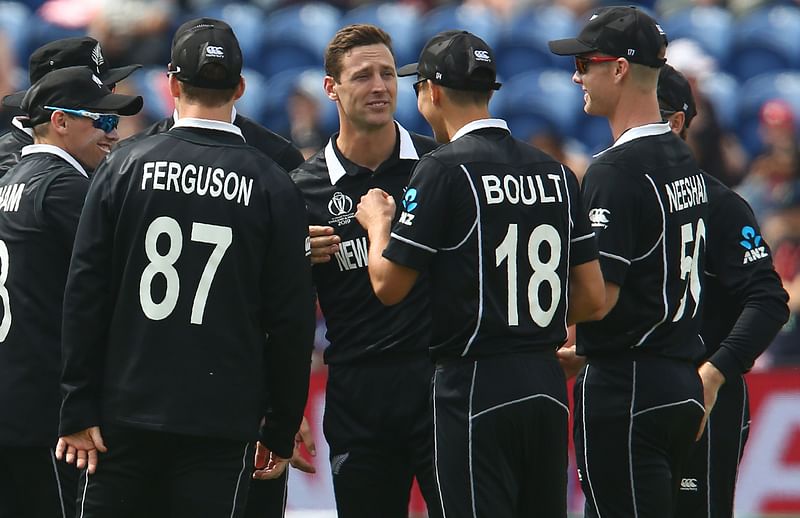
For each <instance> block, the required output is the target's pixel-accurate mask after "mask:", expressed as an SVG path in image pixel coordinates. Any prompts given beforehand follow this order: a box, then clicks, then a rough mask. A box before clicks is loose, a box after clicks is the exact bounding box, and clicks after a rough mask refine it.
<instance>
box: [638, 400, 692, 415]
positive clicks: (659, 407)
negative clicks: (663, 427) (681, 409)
mask: <svg viewBox="0 0 800 518" xmlns="http://www.w3.org/2000/svg"><path fill="white" fill-rule="evenodd" d="M686 403H694V404H695V405H697V406H699V407H700V410H702V411H703V412H704V413H705V411H706V407H704V406H703V405H702V403H700V402H699V401H698V400H696V399H695V398H689V399H684V400H683V401H675V402H674V403H666V404H664V405H657V406H654V407H650V408H645V409H644V410H639V411H638V412H636V413H635V414H633V417H638V416H640V415H642V414H646V413H647V412H651V411H653V410H662V409H664V408H669V407H671V406H678V405H685V404H686Z"/></svg>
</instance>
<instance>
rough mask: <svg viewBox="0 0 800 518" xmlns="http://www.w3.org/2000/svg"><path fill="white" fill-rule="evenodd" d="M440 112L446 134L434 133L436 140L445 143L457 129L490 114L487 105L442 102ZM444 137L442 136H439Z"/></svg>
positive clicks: (487, 117) (488, 116)
mask: <svg viewBox="0 0 800 518" xmlns="http://www.w3.org/2000/svg"><path fill="white" fill-rule="evenodd" d="M441 113H442V126H443V127H444V130H445V132H446V135H438V134H437V135H436V140H438V141H439V142H440V143H442V144H445V143H447V142H450V140H451V139H452V138H453V135H455V134H456V133H457V132H458V130H460V129H461V128H463V127H464V126H466V125H467V124H469V123H470V122H475V121H477V120H481V119H490V118H492V116H491V115H490V114H489V107H488V106H485V105H484V106H477V105H474V106H467V105H454V104H447V105H445V104H443V105H442V106H441ZM441 137H444V138H441Z"/></svg>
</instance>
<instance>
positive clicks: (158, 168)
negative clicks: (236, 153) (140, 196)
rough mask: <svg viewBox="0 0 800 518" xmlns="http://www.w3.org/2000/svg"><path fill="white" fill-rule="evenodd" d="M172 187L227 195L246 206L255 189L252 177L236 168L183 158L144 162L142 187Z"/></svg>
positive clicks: (174, 189) (175, 189) (189, 192)
mask: <svg viewBox="0 0 800 518" xmlns="http://www.w3.org/2000/svg"><path fill="white" fill-rule="evenodd" d="M147 189H153V190H157V191H173V192H179V193H183V194H196V195H197V196H211V197H212V198H220V197H224V198H225V199H226V200H228V201H236V203H238V204H240V205H244V206H245V207H247V206H248V205H250V195H251V194H252V193H253V179H252V178H248V177H247V176H243V175H240V174H239V173H236V172H234V171H227V172H226V171H225V170H224V169H222V168H221V167H214V166H208V165H195V164H182V163H180V162H167V161H156V162H145V163H144V166H143V167H142V190H143V191H144V190H147Z"/></svg>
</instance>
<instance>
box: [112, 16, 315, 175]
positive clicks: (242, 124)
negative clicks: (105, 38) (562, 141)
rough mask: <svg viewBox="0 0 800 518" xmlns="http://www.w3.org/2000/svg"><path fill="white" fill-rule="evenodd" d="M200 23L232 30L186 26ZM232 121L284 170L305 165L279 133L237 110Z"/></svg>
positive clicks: (161, 124) (164, 126)
mask: <svg viewBox="0 0 800 518" xmlns="http://www.w3.org/2000/svg"><path fill="white" fill-rule="evenodd" d="M200 23H214V24H216V26H217V27H228V28H230V26H229V25H228V24H227V23H225V22H223V21H221V20H214V19H211V18H198V19H194V20H190V21H188V22H186V24H195V25H196V24H200ZM186 24H184V25H186ZM180 31H181V29H180V28H178V32H180ZM179 116H180V115H179V114H178V113H177V110H176V111H175V113H174V114H173V115H172V116H171V117H165V118H164V119H162V120H160V121H158V122H156V123H155V124H153V125H152V126H150V127H149V128H147V129H145V130H144V131H142V132H140V133H137V134H136V135H134V136H132V137H130V138H127V139H125V140H123V141H122V142H121V143H120V144H121V145H128V144H131V143H133V142H136V141H138V140H140V139H142V138H144V137H147V136H150V135H157V134H158V133H163V132H165V131H168V130H169V129H170V128H171V127H172V126H173V125H174V124H175V121H177V120H178V118H179ZM230 120H231V123H232V124H233V125H234V126H236V127H238V128H239V129H240V130H242V137H243V138H244V140H245V142H247V143H248V144H250V145H251V146H253V147H255V148H256V149H258V150H260V151H261V152H263V153H264V154H265V155H267V156H268V157H270V158H271V159H272V160H274V161H275V162H276V163H277V164H278V165H279V166H281V167H282V168H283V169H284V170H286V171H291V170H292V169H294V168H296V167H297V166H299V165H300V164H302V163H303V155H302V153H300V150H299V149H297V147H295V146H294V144H292V143H291V142H289V141H288V140H286V139H285V138H283V137H281V136H280V135H278V134H277V133H275V132H273V131H270V130H269V129H267V128H265V127H263V126H261V125H260V124H258V123H257V122H255V121H253V120H251V119H249V118H247V117H245V116H244V115H242V114H240V113H237V111H236V109H235V108H234V109H233V110H231V119H230Z"/></svg>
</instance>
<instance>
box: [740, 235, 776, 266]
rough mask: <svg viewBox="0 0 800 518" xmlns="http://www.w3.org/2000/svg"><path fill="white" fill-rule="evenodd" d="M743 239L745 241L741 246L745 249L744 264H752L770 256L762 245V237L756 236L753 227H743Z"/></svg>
mask: <svg viewBox="0 0 800 518" xmlns="http://www.w3.org/2000/svg"><path fill="white" fill-rule="evenodd" d="M742 237H743V238H744V239H742V240H741V241H739V244H740V245H742V248H744V249H745V253H744V259H743V260H742V264H750V263H753V262H756V261H758V260H759V259H764V258H765V257H768V256H769V253H767V248H766V247H765V246H764V245H763V244H762V243H763V241H762V240H761V236H759V235H758V234H756V230H755V229H754V228H753V227H751V226H749V225H746V226H744V227H742Z"/></svg>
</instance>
